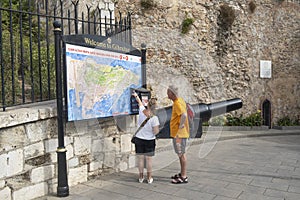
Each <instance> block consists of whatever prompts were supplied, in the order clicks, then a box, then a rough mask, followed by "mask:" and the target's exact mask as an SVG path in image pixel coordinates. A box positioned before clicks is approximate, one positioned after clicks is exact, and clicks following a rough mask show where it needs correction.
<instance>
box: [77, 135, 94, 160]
mask: <svg viewBox="0 0 300 200" xmlns="http://www.w3.org/2000/svg"><path fill="white" fill-rule="evenodd" d="M91 145H92V138H91V137H90V136H81V137H75V138H74V154H75V155H85V154H90V152H91Z"/></svg>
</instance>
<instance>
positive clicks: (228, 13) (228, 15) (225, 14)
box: [218, 4, 235, 31]
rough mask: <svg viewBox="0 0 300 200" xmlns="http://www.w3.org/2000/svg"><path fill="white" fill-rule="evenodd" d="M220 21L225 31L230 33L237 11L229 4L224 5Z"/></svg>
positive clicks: (221, 8) (221, 7) (221, 9)
mask: <svg viewBox="0 0 300 200" xmlns="http://www.w3.org/2000/svg"><path fill="white" fill-rule="evenodd" d="M218 19H219V26H220V27H221V28H223V29H224V30H225V31H228V30H229V29H230V28H231V26H232V24H233V22H234V20H235V11H234V9H233V8H232V7H230V6H229V5H228V4H223V5H221V6H220V15H219V17H218Z"/></svg>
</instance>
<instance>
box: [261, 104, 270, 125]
mask: <svg viewBox="0 0 300 200" xmlns="http://www.w3.org/2000/svg"><path fill="white" fill-rule="evenodd" d="M262 118H263V125H265V126H268V127H269V128H271V125H272V123H271V102H270V101H269V100H268V99H265V100H264V101H263V103H262Z"/></svg>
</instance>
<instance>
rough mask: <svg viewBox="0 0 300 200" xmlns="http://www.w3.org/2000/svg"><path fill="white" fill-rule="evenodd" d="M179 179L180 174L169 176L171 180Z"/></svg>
mask: <svg viewBox="0 0 300 200" xmlns="http://www.w3.org/2000/svg"><path fill="white" fill-rule="evenodd" d="M179 177H181V173H178V174H175V175H174V176H171V179H177V178H179Z"/></svg>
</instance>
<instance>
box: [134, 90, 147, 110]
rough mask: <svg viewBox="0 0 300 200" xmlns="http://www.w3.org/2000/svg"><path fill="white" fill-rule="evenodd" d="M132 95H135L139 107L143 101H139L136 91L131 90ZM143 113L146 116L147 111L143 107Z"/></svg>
mask: <svg viewBox="0 0 300 200" xmlns="http://www.w3.org/2000/svg"><path fill="white" fill-rule="evenodd" d="M132 96H134V97H135V99H136V101H137V102H138V104H139V107H141V106H144V104H143V102H142V101H141V99H140V97H139V95H137V93H136V92H133V93H132ZM143 113H144V115H146V116H147V111H146V109H144V110H143Z"/></svg>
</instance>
